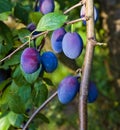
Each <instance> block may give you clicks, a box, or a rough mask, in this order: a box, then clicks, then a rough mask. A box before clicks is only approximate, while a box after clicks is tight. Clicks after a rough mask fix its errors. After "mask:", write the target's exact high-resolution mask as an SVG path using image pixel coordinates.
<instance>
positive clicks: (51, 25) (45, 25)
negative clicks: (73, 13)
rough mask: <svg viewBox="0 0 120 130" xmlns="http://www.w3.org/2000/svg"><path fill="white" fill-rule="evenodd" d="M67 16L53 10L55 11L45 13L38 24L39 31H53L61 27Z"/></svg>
mask: <svg viewBox="0 0 120 130" xmlns="http://www.w3.org/2000/svg"><path fill="white" fill-rule="evenodd" d="M66 19H67V16H65V15H63V14H61V13H58V12H53V13H48V14H46V15H44V16H43V17H42V18H41V19H40V21H39V23H38V25H37V29H36V30H37V31H51V30H55V29H57V28H60V27H61V26H62V25H63V24H64V23H65V21H66Z"/></svg>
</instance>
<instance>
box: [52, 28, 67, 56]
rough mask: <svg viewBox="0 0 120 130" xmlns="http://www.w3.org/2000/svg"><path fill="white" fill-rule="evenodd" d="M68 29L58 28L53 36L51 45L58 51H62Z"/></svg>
mask: <svg viewBox="0 0 120 130" xmlns="http://www.w3.org/2000/svg"><path fill="white" fill-rule="evenodd" d="M65 33H66V31H65V29H64V28H59V29H56V30H55V31H54V32H53V33H52V36H51V45H52V49H53V50H54V51H55V52H56V53H60V52H62V40H63V37H64V35H65Z"/></svg>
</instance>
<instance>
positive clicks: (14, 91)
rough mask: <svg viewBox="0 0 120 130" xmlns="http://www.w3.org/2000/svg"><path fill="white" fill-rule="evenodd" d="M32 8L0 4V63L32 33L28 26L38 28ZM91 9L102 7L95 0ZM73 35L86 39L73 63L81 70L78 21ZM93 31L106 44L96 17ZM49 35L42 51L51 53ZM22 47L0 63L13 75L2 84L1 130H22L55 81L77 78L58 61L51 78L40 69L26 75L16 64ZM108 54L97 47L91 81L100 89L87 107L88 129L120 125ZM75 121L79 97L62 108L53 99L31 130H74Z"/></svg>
mask: <svg viewBox="0 0 120 130" xmlns="http://www.w3.org/2000/svg"><path fill="white" fill-rule="evenodd" d="M77 2H79V1H78V0H74V1H72V0H65V1H61V0H56V1H55V11H56V12H63V11H64V10H66V9H68V8H69V7H71V6H73V5H74V4H76V3H77ZM34 5H35V1H34V0H0V59H2V58H4V57H5V56H7V55H9V54H10V53H11V52H12V51H14V50H15V49H17V48H18V47H19V46H20V45H22V44H23V43H25V42H26V41H27V39H26V38H25V37H26V36H28V35H29V34H30V32H29V31H28V30H27V29H26V26H27V25H28V24H29V23H31V22H33V23H34V24H36V25H37V24H38V22H39V19H41V17H42V14H41V13H39V12H34ZM95 5H96V6H97V7H98V9H100V7H99V3H97V2H96V3H95ZM79 14H80V7H78V8H76V9H74V10H72V11H71V12H69V13H68V20H69V21H70V20H74V19H77V18H79ZM60 24H61V23H60ZM62 24H63V23H62ZM57 26H58V25H57ZM65 29H66V31H71V25H68V26H66V27H65ZM52 30H53V29H52ZM74 31H77V32H78V33H79V34H80V35H81V37H82V38H83V41H84V49H83V52H82V55H81V56H80V57H79V58H77V59H76V60H75V67H76V65H77V67H78V68H80V67H82V65H83V61H84V56H85V50H86V26H84V25H83V24H82V22H78V23H75V24H74ZM95 31H96V38H97V40H98V41H101V42H106V39H105V37H104V34H105V31H104V30H103V29H102V25H101V18H100V15H99V21H98V22H97V23H96V25H95ZM50 37H51V33H49V34H48V37H47V42H48V43H46V44H45V48H43V50H42V51H46V50H50V49H51V47H50V43H49V42H50ZM42 38H43V37H42ZM37 40H38V41H37V46H39V45H40V43H38V42H39V41H41V39H39V38H37ZM31 44H33V42H31ZM31 46H32V45H31ZM25 47H27V46H25ZM23 49H24V48H23ZM23 49H21V50H19V51H18V52H17V53H15V54H14V55H13V56H12V57H10V58H9V59H7V60H5V61H4V62H2V63H0V68H4V69H8V68H9V69H10V70H11V76H10V77H9V78H8V79H6V80H5V81H3V82H2V83H0V130H8V129H9V130H15V129H19V128H21V126H22V125H24V123H25V122H26V121H27V120H28V118H29V116H30V115H31V114H32V112H33V111H34V110H35V109H36V108H37V107H38V106H39V105H41V104H42V103H43V102H44V101H45V100H46V99H47V98H48V96H50V95H51V92H54V91H55V90H56V89H57V86H58V84H59V82H60V81H61V80H62V79H63V78H64V77H65V76H67V75H69V74H75V70H74V69H73V68H71V67H70V63H72V62H64V63H63V62H62V61H61V60H59V66H58V68H57V70H56V71H55V72H53V73H52V74H47V73H45V72H44V74H41V77H39V72H40V71H41V68H40V69H39V70H38V71H37V72H35V73H34V74H31V75H27V74H24V73H23V72H22V71H21V69H20V65H19V64H20V56H21V52H22V50H23ZM108 54H109V50H108V48H107V46H105V47H104V46H103V47H100V46H98V47H96V48H95V53H94V60H93V67H92V72H91V77H90V78H91V80H93V81H94V82H95V83H96V85H97V87H98V90H99V97H98V99H97V101H96V102H95V103H93V104H88V129H89V130H106V129H107V130H113V129H114V130H118V128H119V127H118V126H120V122H119V118H120V107H119V105H120V102H119V100H118V97H117V95H116V94H115V88H114V86H113V83H112V82H113V77H112V76H111V75H110V74H109V72H108V71H109V70H108V68H107V64H109V56H108ZM58 58H59V55H58ZM73 66H74V65H73ZM0 75H1V74H0ZM78 119H79V117H78V96H77V97H76V98H75V100H74V101H73V102H71V103H70V104H68V105H61V104H60V103H59V101H58V99H57V98H55V99H54V100H53V101H51V102H50V103H49V104H48V105H47V107H46V108H45V109H44V110H43V111H42V113H39V114H38V115H37V116H36V118H35V119H34V121H33V122H32V123H31V124H30V130H68V129H70V130H76V129H78V123H79V120H78Z"/></svg>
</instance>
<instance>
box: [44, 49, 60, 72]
mask: <svg viewBox="0 0 120 130" xmlns="http://www.w3.org/2000/svg"><path fill="white" fill-rule="evenodd" d="M41 60H42V65H43V68H44V70H45V71H46V72H48V73H51V72H53V71H54V70H55V69H56V68H57V66H58V59H57V57H56V55H55V54H54V53H53V52H51V51H47V52H44V53H43V54H42V56H41Z"/></svg>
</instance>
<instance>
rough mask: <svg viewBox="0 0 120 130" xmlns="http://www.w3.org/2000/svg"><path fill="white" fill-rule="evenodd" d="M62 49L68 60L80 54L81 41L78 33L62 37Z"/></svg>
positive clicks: (68, 33)
mask: <svg viewBox="0 0 120 130" xmlns="http://www.w3.org/2000/svg"><path fill="white" fill-rule="evenodd" d="M62 48H63V52H64V54H65V55H66V56H67V57H68V58H70V59H75V58H77V57H78V56H79V55H80V54H81V52H82V49H83V40H82V38H81V36H80V35H79V34H78V33H76V32H73V33H70V32H67V33H66V34H65V35H64V37H63V41H62Z"/></svg>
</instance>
